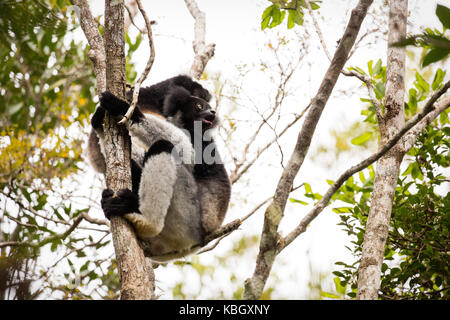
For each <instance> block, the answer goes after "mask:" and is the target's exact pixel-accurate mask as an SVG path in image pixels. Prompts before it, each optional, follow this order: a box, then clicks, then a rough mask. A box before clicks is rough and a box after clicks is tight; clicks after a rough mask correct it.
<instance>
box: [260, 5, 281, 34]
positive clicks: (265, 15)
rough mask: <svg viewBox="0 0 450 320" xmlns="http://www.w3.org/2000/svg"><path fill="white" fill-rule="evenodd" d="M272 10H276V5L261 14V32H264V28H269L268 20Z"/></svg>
mask: <svg viewBox="0 0 450 320" xmlns="http://www.w3.org/2000/svg"><path fill="white" fill-rule="evenodd" d="M274 9H277V10H279V9H278V7H277V5H275V4H274V5H271V6H270V7H267V8H266V10H264V12H263V14H262V18H261V19H262V21H261V30H264V29H265V28H267V27H268V26H269V22H270V19H271V18H272V14H273V13H272V11H273V10H274Z"/></svg>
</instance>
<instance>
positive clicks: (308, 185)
mask: <svg viewBox="0 0 450 320" xmlns="http://www.w3.org/2000/svg"><path fill="white" fill-rule="evenodd" d="M305 192H306V193H312V189H311V185H310V184H309V183H307V182H305Z"/></svg>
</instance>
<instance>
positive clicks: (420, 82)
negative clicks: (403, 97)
mask: <svg viewBox="0 0 450 320" xmlns="http://www.w3.org/2000/svg"><path fill="white" fill-rule="evenodd" d="M414 85H415V86H416V88H417V89H419V90H420V91H422V92H428V91H430V85H429V84H428V82H426V81H425V79H424V78H422V76H421V75H420V73H418V72H416V82H414Z"/></svg>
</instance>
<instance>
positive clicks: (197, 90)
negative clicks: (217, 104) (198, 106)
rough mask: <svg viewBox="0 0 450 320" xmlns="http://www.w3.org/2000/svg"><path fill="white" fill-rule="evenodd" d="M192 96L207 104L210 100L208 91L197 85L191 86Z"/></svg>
mask: <svg viewBox="0 0 450 320" xmlns="http://www.w3.org/2000/svg"><path fill="white" fill-rule="evenodd" d="M192 95H193V96H196V97H199V98H201V99H203V100H205V101H207V102H209V101H210V100H211V94H210V93H209V91H208V90H206V89H205V88H203V87H202V86H201V85H200V84H198V83H194V85H193V90H192Z"/></svg>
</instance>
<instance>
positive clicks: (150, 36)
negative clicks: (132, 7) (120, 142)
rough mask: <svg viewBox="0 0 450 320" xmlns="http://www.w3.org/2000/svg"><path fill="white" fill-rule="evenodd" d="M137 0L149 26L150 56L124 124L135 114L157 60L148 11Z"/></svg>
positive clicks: (146, 24)
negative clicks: (144, 82) (145, 81)
mask: <svg viewBox="0 0 450 320" xmlns="http://www.w3.org/2000/svg"><path fill="white" fill-rule="evenodd" d="M135 1H136V3H137V5H138V8H139V11H140V12H141V14H142V16H143V17H144V20H145V26H146V28H147V35H148V42H149V46H150V58H149V59H148V61H147V65H146V66H145V69H144V72H142V75H141V76H140V78H139V79H138V81H137V82H136V84H135V85H134V89H133V100H132V101H131V105H130V107H129V108H128V110H127V113H126V114H125V115H124V116H123V118H122V120H120V121H119V124H124V123H125V122H126V121H127V120H128V119H130V118H131V115H132V114H133V112H134V109H136V105H137V102H138V97H139V91H140V89H141V84H142V82H143V81H144V80H145V79H146V78H147V76H148V73H149V72H150V69H151V68H152V66H153V62H154V61H155V46H154V43H153V35H152V26H151V22H150V20H149V18H148V16H147V13H146V12H145V10H144V8H143V6H142V3H141V0H135Z"/></svg>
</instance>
